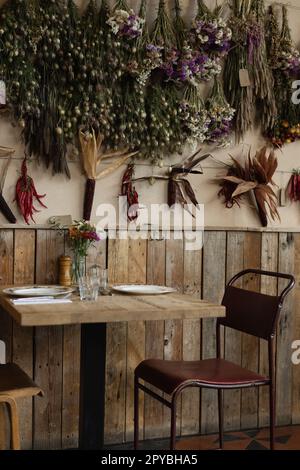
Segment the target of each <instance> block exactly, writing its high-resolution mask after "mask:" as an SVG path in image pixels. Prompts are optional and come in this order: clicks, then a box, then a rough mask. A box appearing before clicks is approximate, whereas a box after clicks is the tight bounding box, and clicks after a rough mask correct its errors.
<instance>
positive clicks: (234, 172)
mask: <svg viewBox="0 0 300 470" xmlns="http://www.w3.org/2000/svg"><path fill="white" fill-rule="evenodd" d="M250 152H251V151H249V155H248V158H247V159H246V161H245V164H244V165H242V164H240V163H239V162H238V161H237V160H236V159H235V158H233V157H231V160H232V164H231V166H230V168H229V170H228V173H227V175H226V176H223V177H220V180H221V190H220V192H219V196H220V197H223V198H224V202H225V205H226V207H228V208H231V207H233V206H234V205H235V204H237V205H238V206H240V204H241V199H242V197H243V196H245V195H246V194H247V195H248V196H249V197H250V200H251V202H252V203H254V205H255V207H256V210H257V211H258V215H259V218H260V221H261V224H262V226H263V227H266V226H267V225H268V217H269V218H271V219H272V220H276V219H278V220H280V217H279V214H278V210H277V197H276V194H275V192H274V190H273V189H272V187H271V186H274V182H273V176H274V173H275V171H276V169H277V166H278V162H277V158H276V156H275V153H274V151H273V150H272V151H271V152H270V153H269V154H268V149H267V147H264V148H262V149H261V150H259V151H258V152H256V155H255V157H251V153H250Z"/></svg>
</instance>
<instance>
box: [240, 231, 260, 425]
mask: <svg viewBox="0 0 300 470" xmlns="http://www.w3.org/2000/svg"><path fill="white" fill-rule="evenodd" d="M260 265H261V234H260V233H255V232H253V233H251V232H248V233H246V234H245V244H244V268H245V269H248V268H253V269H256V268H258V269H259V268H260ZM243 287H244V288H245V289H248V290H251V291H255V292H259V291H260V277H258V276H255V275H252V274H251V275H249V276H248V277H246V278H244V281H243ZM258 347H259V341H258V339H257V338H255V337H254V336H250V335H246V334H242V366H243V367H245V368H246V369H249V370H253V371H254V372H258V363H259V349H258ZM257 410H258V390H257V388H251V389H247V390H242V398H241V428H242V429H251V428H256V427H257V421H258V413H257Z"/></svg>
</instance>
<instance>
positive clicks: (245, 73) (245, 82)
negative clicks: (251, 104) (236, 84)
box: [239, 69, 251, 87]
mask: <svg viewBox="0 0 300 470" xmlns="http://www.w3.org/2000/svg"><path fill="white" fill-rule="evenodd" d="M239 76H240V85H241V87H247V86H251V81H250V75H249V70H247V69H241V70H240V72H239Z"/></svg>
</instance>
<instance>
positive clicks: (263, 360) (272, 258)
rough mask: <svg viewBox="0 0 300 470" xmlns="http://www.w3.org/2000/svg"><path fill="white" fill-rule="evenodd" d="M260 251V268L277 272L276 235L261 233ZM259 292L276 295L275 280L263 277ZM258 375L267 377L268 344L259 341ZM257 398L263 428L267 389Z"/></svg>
mask: <svg viewBox="0 0 300 470" xmlns="http://www.w3.org/2000/svg"><path fill="white" fill-rule="evenodd" d="M261 246H262V249H261V268H262V269H264V270H266V271H274V272H277V271H278V234H277V233H263V234H262V244H261ZM261 292H262V293H263V294H268V295H277V279H274V278H270V277H267V276H263V277H262V279H261ZM259 373H260V374H262V375H266V376H268V375H269V361H268V343H267V341H265V340H260V344H259ZM258 393H259V396H258V397H259V398H258V407H259V408H258V425H259V427H265V426H268V425H269V421H270V419H269V418H270V411H269V389H268V387H260V388H259V391H258Z"/></svg>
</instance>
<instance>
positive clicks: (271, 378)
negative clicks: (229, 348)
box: [134, 269, 295, 450]
mask: <svg viewBox="0 0 300 470" xmlns="http://www.w3.org/2000/svg"><path fill="white" fill-rule="evenodd" d="M247 274H255V275H259V276H268V277H274V278H277V279H286V280H288V284H287V286H286V287H285V288H284V289H283V290H282V292H281V294H280V295H279V296H278V297H277V298H278V304H277V311H276V312H275V313H274V321H273V327H272V331H271V333H270V334H269V335H268V338H267V339H266V341H267V342H268V365H269V375H268V377H267V378H266V380H264V381H262V382H261V383H260V382H256V383H255V384H254V385H253V384H251V385H248V384H246V385H227V386H225V385H224V384H219V385H218V384H213V385H209V384H207V383H203V382H201V381H198V380H196V381H195V380H188V381H186V382H184V383H182V384H180V385H179V386H178V387H177V388H176V389H175V390H174V392H173V393H172V395H170V396H171V400H167V399H165V398H163V397H161V396H160V395H158V394H157V393H156V392H154V391H153V390H150V389H149V388H148V387H146V386H145V385H143V384H141V383H140V382H139V377H138V376H137V374H136V373H135V377H134V448H135V449H138V443H139V390H141V391H143V392H144V393H147V394H148V395H150V396H151V397H152V398H155V399H156V400H158V401H159V402H160V403H162V404H163V405H165V406H167V407H168V408H170V410H171V437H170V450H175V444H176V415H177V400H178V397H179V396H180V395H181V393H182V391H183V390H185V389H186V388H190V387H198V388H211V389H215V390H218V417H219V443H220V449H223V446H224V432H223V424H224V419H223V390H226V389H229V390H234V389H242V388H250V387H253V386H255V387H259V386H268V387H269V400H270V402H269V410H270V449H271V450H274V448H275V438H274V435H275V424H276V381H275V374H276V365H275V358H276V350H275V337H276V330H277V325H278V320H279V315H280V312H281V309H282V307H283V303H284V300H285V298H286V296H287V294H288V293H289V292H290V291H291V290H292V288H293V287H294V285H295V278H294V277H293V276H292V275H290V274H283V273H276V272H271V271H263V270H259V269H246V270H244V271H241V272H239V273H238V274H236V275H235V276H234V277H233V278H232V279H231V280H230V281H229V282H228V284H227V286H226V287H229V286H233V285H234V284H235V283H236V281H237V280H239V279H240V278H241V277H243V276H245V275H247ZM243 290H244V291H246V292H247V290H246V289H243ZM270 297H275V296H270ZM222 321H224V320H223V319H220V318H218V320H217V336H216V340H217V341H216V342H217V358H218V359H220V358H221V326H225V325H222ZM227 326H229V325H227ZM225 327H226V326H225ZM232 328H233V327H232ZM235 329H237V328H235ZM240 331H241V330H240ZM253 336H255V337H260V336H258V335H253ZM263 339H264V338H263Z"/></svg>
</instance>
